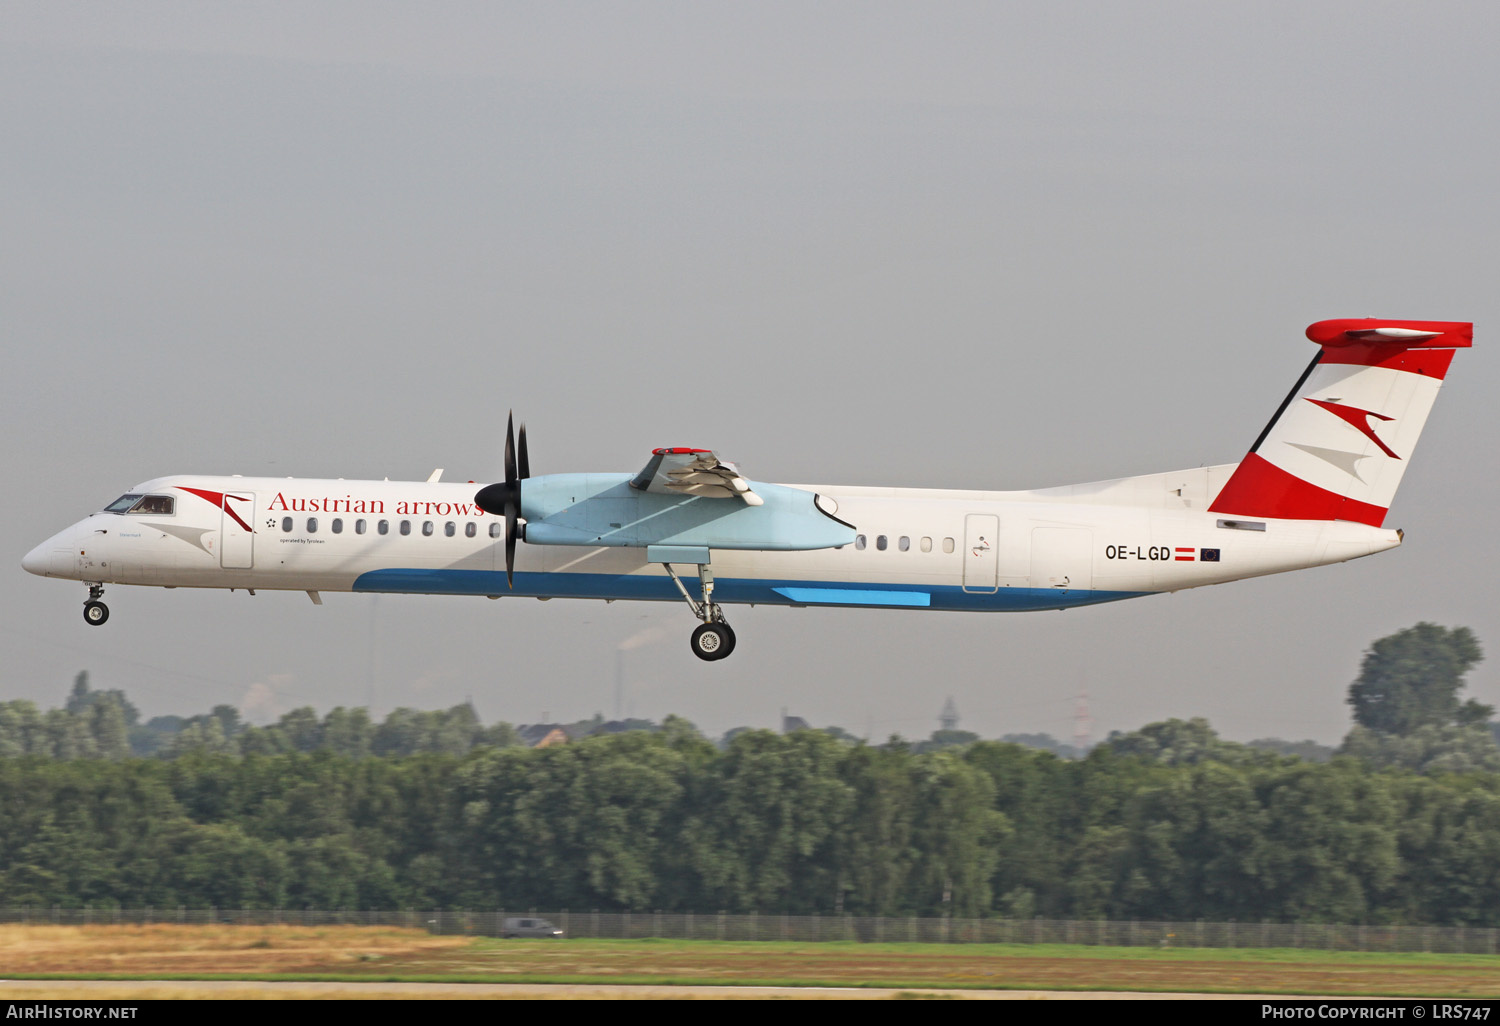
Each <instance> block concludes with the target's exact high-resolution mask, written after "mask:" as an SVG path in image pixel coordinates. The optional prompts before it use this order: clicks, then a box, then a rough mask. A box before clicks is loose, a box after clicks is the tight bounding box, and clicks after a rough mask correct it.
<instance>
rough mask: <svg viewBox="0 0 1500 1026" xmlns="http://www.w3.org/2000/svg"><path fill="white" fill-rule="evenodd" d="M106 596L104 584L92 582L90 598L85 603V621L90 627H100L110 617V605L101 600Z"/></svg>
mask: <svg viewBox="0 0 1500 1026" xmlns="http://www.w3.org/2000/svg"><path fill="white" fill-rule="evenodd" d="M103 597H104V585H102V584H90V585H89V598H88V601H87V602H85V603H84V604H83V622H84V623H86V624H88V625H89V626H90V627H98V626H99V625H100V624H102V623H104V621H105V620H108V619H109V607H108V606H106V605H105V604H104V603H103V602H100V601H99V600H100V599H101V598H103Z"/></svg>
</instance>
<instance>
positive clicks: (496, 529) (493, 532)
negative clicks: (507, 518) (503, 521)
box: [490, 520, 501, 538]
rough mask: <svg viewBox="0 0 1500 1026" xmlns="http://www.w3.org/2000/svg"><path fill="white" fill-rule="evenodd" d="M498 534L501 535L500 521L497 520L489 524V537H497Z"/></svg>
mask: <svg viewBox="0 0 1500 1026" xmlns="http://www.w3.org/2000/svg"><path fill="white" fill-rule="evenodd" d="M500 535H501V530H500V521H498V520H497V521H495V522H494V523H493V524H491V525H490V537H491V538H498V537H500Z"/></svg>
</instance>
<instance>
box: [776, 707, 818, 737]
mask: <svg viewBox="0 0 1500 1026" xmlns="http://www.w3.org/2000/svg"><path fill="white" fill-rule="evenodd" d="M810 729H812V728H811V727H809V726H808V723H807V721H806V720H804V719H803V718H802V717H801V716H788V715H787V714H786V710H785V709H783V710H781V732H782V733H783V734H790V733H791V732H792V731H794V730H810Z"/></svg>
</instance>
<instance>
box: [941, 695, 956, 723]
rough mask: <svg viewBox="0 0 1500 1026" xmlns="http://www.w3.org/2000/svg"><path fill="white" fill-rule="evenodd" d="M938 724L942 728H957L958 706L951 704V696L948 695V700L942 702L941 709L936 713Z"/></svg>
mask: <svg viewBox="0 0 1500 1026" xmlns="http://www.w3.org/2000/svg"><path fill="white" fill-rule="evenodd" d="M938 726H939V728H940V729H942V730H957V729H958V706H956V705H954V704H953V696H952V695H949V696H948V701H946V702H944V703H943V711H942V712H941V713H939V714H938Z"/></svg>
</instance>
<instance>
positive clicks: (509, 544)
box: [505, 506, 516, 590]
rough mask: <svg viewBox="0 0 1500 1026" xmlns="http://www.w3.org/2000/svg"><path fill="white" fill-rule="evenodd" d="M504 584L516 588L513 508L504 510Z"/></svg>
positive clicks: (514, 518) (514, 514) (509, 507)
mask: <svg viewBox="0 0 1500 1026" xmlns="http://www.w3.org/2000/svg"><path fill="white" fill-rule="evenodd" d="M505 584H506V586H507V587H509V588H510V589H512V590H514V589H515V587H516V512H515V507H514V506H507V507H506V509H505Z"/></svg>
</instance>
